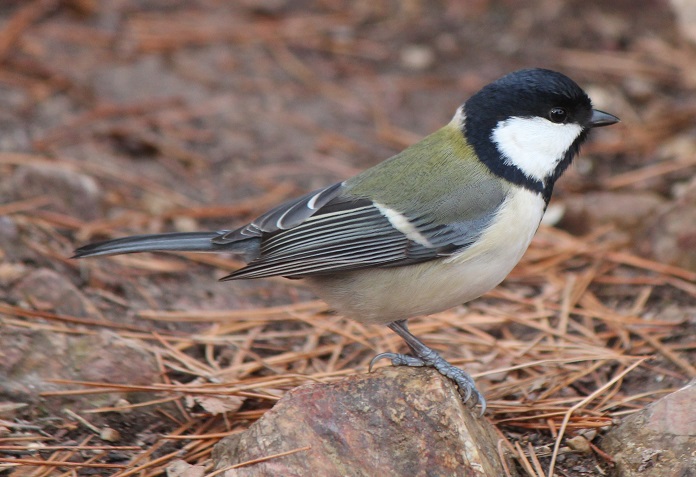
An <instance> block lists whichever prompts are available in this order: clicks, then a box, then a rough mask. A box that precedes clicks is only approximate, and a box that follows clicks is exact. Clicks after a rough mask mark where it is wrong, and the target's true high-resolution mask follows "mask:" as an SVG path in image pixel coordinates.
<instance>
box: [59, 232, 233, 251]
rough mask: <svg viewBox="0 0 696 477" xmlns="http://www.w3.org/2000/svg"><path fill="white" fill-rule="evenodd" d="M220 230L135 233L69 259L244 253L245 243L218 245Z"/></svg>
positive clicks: (88, 247) (92, 246)
mask: <svg viewBox="0 0 696 477" xmlns="http://www.w3.org/2000/svg"><path fill="white" fill-rule="evenodd" d="M225 233H227V231H226V230H225V231H220V232H181V233H177V232H175V233H169V234H153V235H134V236H132V237H123V238H118V239H114V240H106V241H104V242H95V243H91V244H88V245H85V246H84V247H80V248H78V249H77V250H75V255H73V257H72V258H83V257H95V256H99V255H118V254H122V253H135V252H222V251H230V252H235V251H236V250H235V249H236V248H239V249H240V250H238V252H239V253H244V252H245V251H246V250H245V247H244V245H246V244H243V245H242V244H241V243H239V245H241V246H240V247H235V245H236V244H227V245H217V244H215V243H213V239H214V238H215V237H219V236H221V235H224V234H225Z"/></svg>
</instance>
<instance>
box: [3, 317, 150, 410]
mask: <svg viewBox="0 0 696 477" xmlns="http://www.w3.org/2000/svg"><path fill="white" fill-rule="evenodd" d="M54 379H70V380H76V381H96V382H108V383H128V384H134V385H137V384H152V383H154V382H158V381H159V370H158V368H157V364H156V362H155V359H154V357H153V355H152V353H150V352H149V351H147V350H146V348H145V346H143V345H140V344H139V343H138V342H137V341H135V340H129V339H125V338H121V337H119V336H118V335H116V334H114V333H112V332H104V331H102V332H98V333H95V334H89V333H85V334H74V335H73V334H65V333H57V332H55V331H52V330H44V329H26V328H18V327H14V326H11V325H4V326H3V327H2V333H0V397H2V396H7V397H9V398H10V399H13V400H15V401H22V402H29V403H37V402H41V404H42V408H44V409H48V410H51V411H54V412H56V413H57V412H60V410H62V409H63V408H64V407H66V406H69V407H70V408H71V409H72V410H73V411H79V410H80V409H85V408H93V407H99V406H104V405H110V404H111V403H112V402H113V401H114V400H115V399H117V398H119V397H121V396H120V395H115V394H114V393H109V394H87V395H84V396H52V397H45V398H42V397H41V396H39V394H40V393H42V392H46V391H57V390H63V389H65V386H64V385H59V384H56V383H52V382H50V381H51V380H54ZM128 396H129V399H131V400H133V401H137V400H138V398H139V396H137V393H136V394H133V393H130V394H129V395H128Z"/></svg>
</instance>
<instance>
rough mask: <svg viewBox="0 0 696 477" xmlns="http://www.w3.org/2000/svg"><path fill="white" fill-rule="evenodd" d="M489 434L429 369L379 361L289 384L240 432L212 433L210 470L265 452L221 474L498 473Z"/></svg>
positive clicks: (494, 444) (474, 413)
mask: <svg viewBox="0 0 696 477" xmlns="http://www.w3.org/2000/svg"><path fill="white" fill-rule="evenodd" d="M498 440H499V437H498V435H497V434H496V432H495V430H494V428H493V426H492V425H491V424H490V423H489V422H488V421H487V420H486V419H485V418H480V417H478V409H475V410H472V409H469V408H467V407H466V406H464V405H463V404H462V401H461V398H460V396H459V394H458V393H457V391H456V389H455V387H454V385H453V384H452V383H450V382H449V381H448V380H447V379H445V378H443V377H442V376H440V375H439V374H438V373H437V372H436V371H434V370H431V369H423V368H419V369H414V368H393V367H387V368H381V369H380V370H378V371H377V372H374V373H369V374H360V375H356V376H351V377H349V378H346V379H345V380H343V381H340V382H337V383H332V384H310V385H305V386H301V387H299V388H296V389H294V390H292V391H290V392H289V393H288V394H286V395H285V397H283V399H281V400H280V401H279V402H278V403H277V404H276V405H275V407H274V408H273V409H272V410H270V411H269V412H267V413H266V414H265V415H264V416H263V417H262V418H261V419H260V420H259V421H257V422H256V423H254V424H253V425H252V426H251V428H249V430H247V431H245V432H243V433H240V434H236V435H233V436H229V437H227V438H225V439H223V440H222V441H220V442H219V443H218V444H217V445H216V446H215V448H214V450H213V462H214V464H215V468H216V469H218V470H219V469H223V468H226V467H229V466H232V465H235V464H240V463H244V462H248V461H250V460H253V459H264V458H268V459H267V460H262V461H260V462H257V463H255V464H250V465H244V466H240V467H238V468H235V469H230V470H227V471H226V472H225V474H224V475H225V476H226V477H232V476H234V477H241V476H277V475H283V476H300V475H341V476H375V475H452V476H456V475H466V476H481V477H483V476H492V475H495V476H498V475H506V474H505V471H504V470H503V464H502V463H501V461H500V458H499V456H498ZM297 449H303V450H299V451H297V452H294V453H291V454H288V455H285V456H282V457H275V458H274V457H272V456H273V455H275V454H279V453H283V452H290V451H293V450H297ZM507 467H508V468H509V469H510V470H511V471H512V472H514V465H512V464H511V463H510V462H507ZM512 475H516V474H514V473H513V474H512Z"/></svg>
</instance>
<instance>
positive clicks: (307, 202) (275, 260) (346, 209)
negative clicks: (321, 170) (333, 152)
mask: <svg viewBox="0 0 696 477" xmlns="http://www.w3.org/2000/svg"><path fill="white" fill-rule="evenodd" d="M482 200H483V201H484V202H485V207H481V205H482V204H481V201H482ZM504 200H505V194H504V192H503V191H502V190H501V191H499V193H492V194H487V195H486V196H485V197H484V198H483V199H482V198H481V197H477V198H476V202H477V207H476V212H475V213H471V212H468V213H466V214H463V217H464V219H463V220H461V221H451V222H449V223H446V224H440V223H436V222H435V221H434V220H432V218H431V217H430V215H437V214H424V215H422V216H407V215H400V217H399V219H400V220H397V221H395V220H394V216H393V214H391V217H388V215H390V214H389V211H388V210H387V209H388V208H386V207H385V206H383V205H381V204H376V203H373V202H372V201H371V200H369V199H365V198H361V197H354V196H351V195H350V194H349V193H347V192H346V190H345V184H344V183H338V184H334V185H332V186H330V187H327V188H325V189H321V190H318V191H314V192H312V193H309V194H307V195H305V196H302V197H300V198H298V199H295V200H293V201H290V202H287V203H285V204H283V205H281V206H279V207H276V208H275V209H273V210H271V211H269V212H268V213H266V214H264V215H262V216H261V217H259V218H258V219H256V220H254V221H253V222H252V223H250V224H249V225H247V226H246V227H243V228H241V229H238V230H235V231H232V232H229V233H227V234H226V235H223V236H221V237H218V238H215V239H213V241H214V242H215V243H217V244H225V243H230V242H235V241H240V240H245V239H248V238H253V237H258V238H260V239H261V244H260V249H259V254H258V257H257V258H255V259H254V260H252V261H251V262H249V264H248V265H247V266H246V267H244V268H242V269H240V270H237V271H236V272H234V273H232V274H231V275H229V276H228V277H225V278H226V279H239V278H263V277H272V276H284V277H288V278H301V277H306V276H312V275H322V274H331V273H336V272H344V271H350V270H359V269H363V268H368V267H396V266H404V265H409V264H414V263H419V262H424V261H428V260H433V259H435V258H438V257H443V256H448V255H452V254H455V253H457V252H459V251H461V250H463V249H465V248H466V247H468V246H469V245H471V244H472V243H473V242H474V241H475V240H476V239H477V238H478V237H479V236H480V235H481V233H482V232H483V230H485V228H486V227H487V225H488V224H489V223H490V222H491V221H492V220H493V218H494V217H495V214H496V212H497V210H498V207H500V205H501V204H502V202H503V201H504ZM448 207H449V208H451V207H452V205H451V204H449V205H448ZM461 207H462V208H466V204H463V205H462V206H461ZM449 212H450V213H451V210H450V211H449Z"/></svg>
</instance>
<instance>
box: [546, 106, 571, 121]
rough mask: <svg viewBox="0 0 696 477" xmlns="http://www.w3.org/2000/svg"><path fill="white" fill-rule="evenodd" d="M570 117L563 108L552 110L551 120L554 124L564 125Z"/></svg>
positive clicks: (550, 113) (550, 112)
mask: <svg viewBox="0 0 696 477" xmlns="http://www.w3.org/2000/svg"><path fill="white" fill-rule="evenodd" d="M567 117H568V112H567V111H566V110H565V109H563V108H551V111H549V119H550V120H551V122H552V123H559V124H560V123H562V122H564V121H565V120H566V118H567Z"/></svg>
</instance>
